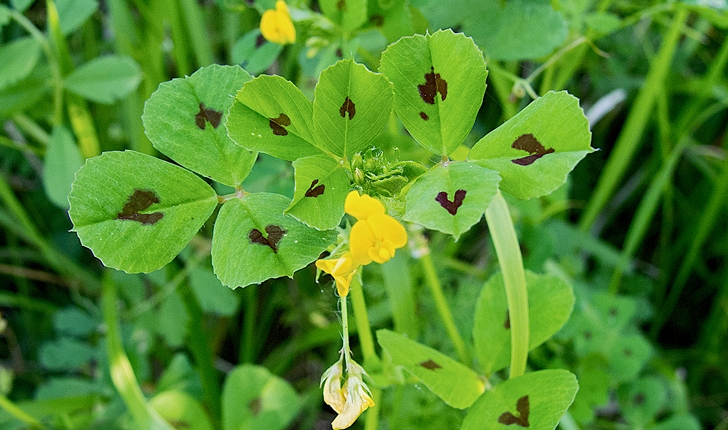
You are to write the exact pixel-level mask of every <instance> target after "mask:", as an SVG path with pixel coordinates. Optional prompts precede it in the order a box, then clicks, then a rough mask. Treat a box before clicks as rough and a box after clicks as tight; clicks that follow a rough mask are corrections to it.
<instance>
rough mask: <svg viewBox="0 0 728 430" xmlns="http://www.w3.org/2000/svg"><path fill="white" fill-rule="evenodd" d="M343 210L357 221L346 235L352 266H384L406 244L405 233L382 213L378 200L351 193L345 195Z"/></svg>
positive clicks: (354, 192) (400, 226) (398, 224)
mask: <svg viewBox="0 0 728 430" xmlns="http://www.w3.org/2000/svg"><path fill="white" fill-rule="evenodd" d="M344 210H345V211H346V213H348V214H349V215H352V216H353V217H354V218H356V219H357V222H356V224H354V227H352V228H351V233H350V235H349V249H350V250H351V256H352V258H353V260H354V263H355V264H359V265H365V264H369V263H371V262H372V261H375V262H377V263H379V264H382V263H386V262H387V261H389V259H391V258H392V257H394V253H395V250H396V249H397V248H401V247H403V246H405V245H406V244H407V231H405V229H404V227H402V224H400V223H399V222H397V220H395V219H394V218H392V217H391V216H389V215H387V214H385V213H384V205H382V203H381V202H380V201H379V200H376V199H374V198H372V197H370V196H368V195H366V194H364V195H362V196H360V195H359V193H358V192H356V191H352V192H350V193H349V195H348V196H346V202H345V203H344Z"/></svg>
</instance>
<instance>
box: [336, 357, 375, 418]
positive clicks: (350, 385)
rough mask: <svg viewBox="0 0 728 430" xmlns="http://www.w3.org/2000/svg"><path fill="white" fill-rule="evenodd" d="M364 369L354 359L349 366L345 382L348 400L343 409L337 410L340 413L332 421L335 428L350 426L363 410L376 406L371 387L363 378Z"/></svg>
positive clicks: (344, 388)
mask: <svg viewBox="0 0 728 430" xmlns="http://www.w3.org/2000/svg"><path fill="white" fill-rule="evenodd" d="M363 373H365V372H364V369H363V368H362V367H361V366H359V365H358V364H357V363H355V362H354V361H353V360H352V361H350V362H349V366H348V367H347V374H348V379H347V380H346V384H344V387H343V390H344V391H345V396H346V402H345V403H344V409H343V411H336V412H337V413H338V414H339V415H338V416H337V417H336V419H334V421H333V422H332V423H331V427H332V428H334V429H335V430H338V429H345V428H349V427H350V426H351V425H352V424H354V421H356V419H357V418H359V415H361V413H362V412H364V411H365V410H367V408H369V407H370V406H374V400H372V395H371V393H370V392H369V387H367V385H366V384H365V383H364V381H363V380H362V374H363Z"/></svg>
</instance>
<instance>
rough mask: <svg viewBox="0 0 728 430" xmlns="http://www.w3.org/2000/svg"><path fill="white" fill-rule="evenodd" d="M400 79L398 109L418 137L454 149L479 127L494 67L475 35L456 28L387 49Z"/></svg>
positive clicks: (387, 66) (385, 64)
mask: <svg viewBox="0 0 728 430" xmlns="http://www.w3.org/2000/svg"><path fill="white" fill-rule="evenodd" d="M380 70H381V71H382V73H384V75H385V76H386V77H387V78H389V80H390V81H392V83H393V84H394V94H395V97H394V111H395V112H396V113H397V116H399V118H400V119H401V120H402V123H403V124H404V126H405V127H407V131H409V132H410V134H411V135H412V136H413V137H414V138H415V139H417V141H418V142H419V143H420V144H421V145H422V146H424V147H425V148H427V149H429V150H430V151H432V152H434V153H435V154H438V155H448V154H450V153H452V152H453V151H454V150H455V149H457V147H458V146H460V144H461V143H463V141H464V140H465V138H466V137H467V135H468V133H470V130H471V129H472V128H473V123H474V122H475V116H476V115H477V113H478V109H479V108H480V105H481V103H482V102H483V95H484V94H485V79H486V77H487V76H488V71H487V70H486V68H485V61H483V54H482V52H480V50H479V49H478V47H477V46H475V43H473V40H472V39H470V38H469V37H465V36H464V35H463V34H461V33H457V34H455V33H453V32H452V30H438V31H437V32H435V34H432V35H427V36H421V35H415V36H412V37H404V38H402V39H400V40H399V41H398V42H397V43H394V44H392V45H390V46H389V47H388V48H387V50H386V51H384V53H383V54H382V63H381V67H380Z"/></svg>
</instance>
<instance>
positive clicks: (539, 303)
mask: <svg viewBox="0 0 728 430" xmlns="http://www.w3.org/2000/svg"><path fill="white" fill-rule="evenodd" d="M526 287H527V288H528V320H529V321H531V324H530V332H529V350H531V349H534V348H536V347H537V346H539V345H541V344H542V343H543V342H545V341H547V340H548V339H549V338H550V337H551V336H553V335H554V334H555V333H556V332H557V331H559V329H560V328H561V327H562V326H563V325H564V324H565V323H566V321H567V320H568V319H569V315H571V309H572V308H573V307H574V293H573V291H572V289H571V286H570V285H568V284H566V283H565V282H564V281H562V280H561V279H560V278H558V277H556V276H553V275H537V274H535V273H533V272H529V271H527V272H526ZM473 340H474V341H475V351H476V353H477V355H478V361H479V362H480V365H481V366H482V368H483V371H484V372H485V374H486V375H490V374H492V373H493V372H496V371H498V370H500V369H503V368H505V367H506V366H508V362H509V360H510V357H511V332H510V318H509V315H508V301H507V299H506V292H505V285H504V284H503V274H502V273H501V272H498V273H496V274H495V275H493V276H491V278H490V279H488V281H487V282H486V283H485V285H484V286H483V290H482V291H481V293H480V297H479V298H478V302H477V304H476V308H475V324H474V325H473Z"/></svg>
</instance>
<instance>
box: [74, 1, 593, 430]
mask: <svg viewBox="0 0 728 430" xmlns="http://www.w3.org/2000/svg"><path fill="white" fill-rule="evenodd" d="M321 7H322V10H323V11H324V12H325V13H334V12H335V11H334V10H333V8H336V3H335V2H334V1H333V0H331V1H325V2H321ZM340 15H341V16H340V24H341V25H342V26H343V27H344V28H351V29H355V28H357V27H358V26H359V25H361V22H360V21H361V19H360V18H361V17H359V16H358V15H357V11H356V10H347V11H346V13H343V12H342V13H340ZM380 72H381V73H374V72H372V71H370V70H368V69H367V68H366V67H365V66H363V65H361V64H358V63H356V62H355V61H354V60H352V59H346V60H341V61H339V62H337V63H336V64H334V65H333V66H331V67H329V68H327V69H325V70H324V71H323V72H322V73H321V75H320V78H319V81H318V84H317V86H316V88H315V91H314V100H313V102H311V101H310V100H309V99H308V98H307V97H306V96H305V95H304V94H303V93H302V92H301V91H300V90H299V89H298V88H297V87H296V85H294V84H293V83H291V82H290V81H288V80H286V79H284V78H282V77H280V76H266V75H261V76H258V77H255V78H253V77H252V76H250V75H249V74H248V73H247V72H246V71H245V70H243V69H242V68H240V67H237V66H209V67H204V68H202V69H200V70H198V71H197V72H196V73H194V74H193V75H191V76H189V77H187V78H183V79H174V80H172V81H170V82H167V83H163V84H162V85H160V87H159V89H158V90H157V91H156V92H155V93H154V94H153V95H152V96H151V98H150V99H149V100H148V101H147V103H146V106H145V109H144V115H143V122H144V127H145V130H146V134H147V136H148V137H149V139H150V140H151V142H152V144H153V145H154V147H155V148H156V149H157V150H158V151H159V152H161V153H162V154H164V155H166V156H167V157H169V158H170V159H171V160H172V161H173V162H175V163H176V164H173V163H170V162H167V161H163V160H160V159H158V158H155V157H152V156H149V155H144V154H141V153H138V152H134V151H123V152H107V153H104V154H102V155H101V156H98V157H95V158H91V159H89V160H88V161H87V162H86V164H85V165H84V166H83V167H82V168H81V170H80V171H79V172H78V173H77V175H76V179H75V182H74V183H73V187H72V191H71V194H70V195H69V202H70V211H69V214H70V217H71V219H72V221H73V225H74V231H75V232H76V233H77V234H78V236H79V238H80V240H81V242H82V243H83V244H84V245H85V246H87V247H89V248H90V249H91V250H92V251H93V252H94V254H95V255H96V256H97V257H98V258H99V259H100V260H101V261H102V262H103V263H104V264H105V265H107V266H109V267H113V268H116V269H120V270H123V271H126V272H130V273H137V272H150V271H154V270H156V269H159V268H161V267H163V266H164V265H166V264H167V263H169V262H170V261H171V260H172V259H174V258H175V256H176V255H177V254H178V253H180V251H181V250H182V249H183V248H184V247H185V246H186V245H187V243H188V242H189V241H190V240H191V238H192V237H193V236H195V235H196V234H197V232H198V231H199V230H200V228H201V227H202V226H203V225H204V224H205V222H207V220H208V219H209V218H210V216H211V215H212V214H213V213H214V212H215V211H216V209H217V208H218V206H220V207H219V211H218V212H217V215H216V218H215V224H214V230H213V235H212V263H213V266H214V271H215V274H216V275H217V276H218V278H219V279H220V280H221V281H222V283H223V284H225V285H227V286H228V287H230V288H238V287H246V286H248V285H251V284H259V283H261V282H264V281H266V280H268V279H271V278H277V277H281V276H288V277H292V276H293V274H294V272H296V271H297V270H299V269H301V268H303V267H306V266H307V265H309V264H310V263H312V262H314V261H315V260H318V262H317V264H316V265H317V267H319V268H320V269H322V270H323V271H324V272H327V273H330V274H332V275H333V276H334V278H335V283H336V286H337V291H338V295H339V300H340V301H341V311H342V322H343V324H344V330H343V332H344V336H343V338H344V347H343V348H342V354H343V356H345V357H344V358H345V365H346V367H345V368H344V364H343V362H342V361H341V360H340V361H339V362H337V363H336V364H334V366H332V367H331V368H330V369H329V370H328V371H327V372H326V373H325V374H324V378H323V379H322V383H324V385H325V386H324V398H325V400H326V401H327V402H328V403H329V404H330V405H331V406H332V407H334V409H335V410H336V411H337V412H338V413H339V417H338V418H337V419H336V420H335V421H334V428H346V427H348V426H349V425H351V423H353V421H354V420H355V419H356V417H357V416H358V415H359V413H361V412H362V411H364V410H365V409H367V408H368V407H372V406H374V405H375V402H376V398H377V395H372V391H371V390H372V389H373V390H379V389H381V388H385V387H387V386H390V385H394V384H406V383H409V382H411V381H420V382H421V383H422V384H424V385H425V386H426V387H427V388H428V389H429V390H431V391H432V392H433V393H435V394H436V395H437V396H439V397H440V398H441V399H442V400H443V401H444V402H445V403H447V404H448V405H450V406H451V407H453V408H457V409H467V410H468V411H467V415H466V417H465V420H464V422H463V425H462V429H499V428H509V429H513V428H535V429H545V428H554V427H555V426H556V425H557V423H558V422H559V420H560V418H561V416H562V415H563V414H564V412H565V411H566V409H567V408H568V407H569V405H570V404H571V403H572V401H573V400H574V397H575V395H576V392H577V390H578V384H577V380H576V376H575V375H573V374H572V373H570V372H568V371H566V370H562V369H548V370H539V371H533V372H527V371H526V370H527V363H526V360H527V355H528V351H529V350H531V349H533V348H535V347H536V346H538V345H540V344H542V343H543V342H545V341H546V340H548V339H549V338H551V337H552V336H553V335H554V334H555V333H556V332H557V331H558V330H559V329H560V328H561V327H562V326H563V325H564V324H565V323H566V321H567V320H568V319H569V315H570V314H571V310H572V307H573V305H574V295H573V292H572V288H571V286H570V285H568V284H567V283H566V282H564V281H563V280H562V279H561V278H559V277H556V276H552V275H542V274H537V273H531V272H527V271H525V270H524V268H523V262H522V257H521V252H520V249H519V243H518V239H517V237H516V233H515V229H514V226H513V222H512V220H511V214H510V212H509V208H508V204H507V203H506V200H505V199H504V197H503V193H507V194H510V195H511V196H513V197H515V198H518V199H531V198H535V197H539V196H544V195H548V194H550V193H552V192H554V191H555V190H556V189H558V188H559V187H560V186H561V185H563V184H564V183H565V181H566V177H567V175H568V173H569V172H570V171H571V170H572V169H573V168H574V166H575V165H576V164H577V163H578V162H579V161H580V160H581V159H582V158H583V157H584V156H586V155H587V154H588V153H590V152H592V151H593V149H592V148H591V146H590V140H591V133H590V131H589V127H588V123H587V119H586V118H585V116H584V114H583V112H582V109H581V108H580V107H579V102H578V100H577V99H576V98H575V97H573V96H571V95H570V94H568V93H566V92H548V93H547V94H545V95H544V96H542V97H540V98H538V99H536V100H535V101H533V102H532V103H531V104H529V105H528V106H526V107H525V108H524V109H523V110H522V111H521V112H520V113H518V114H517V115H516V116H514V117H513V118H511V119H510V120H508V121H507V122H505V123H504V124H503V125H501V126H500V127H498V128H497V129H495V130H492V131H491V132H490V133H488V134H487V135H486V136H485V137H483V138H482V139H480V140H479V141H478V142H477V143H476V144H475V145H474V146H473V147H472V148H471V149H470V150H469V152H467V157H457V158H458V159H457V160H455V159H451V156H453V153H455V152H456V151H467V149H463V142H464V141H465V139H466V137H467V136H468V135H469V134H470V133H471V129H472V127H473V124H474V122H475V118H476V115H477V114H478V110H479V108H480V105H481V103H482V101H483V97H484V93H485V89H486V77H487V75H488V70H487V68H486V64H485V61H484V59H483V54H482V53H481V51H480V50H479V48H478V47H477V46H476V45H475V43H474V42H473V41H472V39H470V38H468V37H466V36H464V35H463V34H458V33H453V32H452V31H450V30H445V31H442V30H440V31H437V32H436V33H434V34H427V35H415V36H412V37H404V38H402V39H400V40H399V41H397V42H396V43H394V44H392V45H390V46H389V47H388V48H387V50H386V51H385V52H384V53H383V55H382V58H381V66H380ZM394 115H396V118H398V119H399V121H401V123H402V124H403V125H404V127H405V128H406V129H407V131H408V132H409V134H410V135H411V136H412V137H413V138H414V140H416V141H417V143H419V144H420V145H421V146H422V147H423V148H425V149H426V150H428V151H430V152H431V153H432V154H433V156H434V159H436V160H437V162H436V163H435V164H434V165H432V166H427V165H424V164H421V163H419V162H417V161H413V160H407V159H398V158H397V156H396V152H395V156H393V157H394V158H390V159H388V158H386V157H385V156H384V155H382V148H378V147H373V146H374V145H375V144H382V141H381V140H377V139H375V138H376V137H377V136H378V135H379V133H380V132H381V131H382V129H383V128H384V127H385V126H386V125H387V124H388V123H389V122H390V121H393V120H394V118H395V117H394ZM258 153H265V154H268V155H270V156H273V157H277V158H280V159H282V160H288V161H291V162H292V163H293V167H294V169H295V190H294V193H293V198H292V199H290V198H288V197H285V196H283V195H279V194H274V193H267V192H260V193H251V192H249V191H246V190H245V189H244V188H243V186H242V184H243V181H244V180H245V179H246V177H247V176H248V174H249V173H250V172H251V169H255V168H256V167H255V164H256V163H255V162H256V159H257V158H258V156H259V155H258ZM198 175H199V176H198ZM200 176H202V177H204V178H206V179H203V178H201V177H200ZM210 181H214V182H216V183H219V184H223V185H227V186H229V187H232V189H233V192H232V193H230V194H226V195H218V194H217V193H216V191H215V188H213V186H211V185H210ZM345 212H346V213H348V214H349V215H352V216H353V218H351V219H350V218H344V214H345ZM483 215H485V219H486V221H487V224H488V228H489V230H490V233H491V237H492V239H493V243H494V245H495V250H496V252H497V255H498V259H499V264H500V267H501V271H500V272H498V273H496V274H495V275H494V276H493V277H492V278H491V279H489V280H488V281H487V282H486V284H485V285H484V287H483V289H482V292H481V295H480V298H479V299H478V302H477V307H476V311H475V316H474V319H475V326H474V330H473V340H474V345H473V347H474V352H475V356H476V357H477V366H476V367H474V361H473V360H472V358H470V356H469V347H466V346H465V345H464V342H463V341H462V339H460V338H459V335H452V330H450V329H448V330H449V332H450V333H451V335H452V336H451V337H452V340H453V343H454V346H455V349H456V351H457V352H458V356H459V361H458V360H455V359H454V358H451V357H449V356H447V355H445V354H443V353H441V352H439V351H437V350H435V349H433V348H431V347H429V346H427V345H423V344H421V343H418V342H417V341H416V340H413V339H410V338H408V337H407V336H405V335H403V334H400V333H396V332H394V331H391V330H379V331H378V332H377V333H376V338H377V340H378V342H379V344H380V346H381V348H382V350H383V353H382V355H381V357H380V356H378V355H377V354H376V353H375V352H374V348H373V344H371V342H372V341H371V339H369V340H368V341H367V340H366V339H365V338H364V337H365V336H367V335H368V334H369V333H370V329H369V327H368V320H366V318H365V317H366V315H363V317H364V318H363V319H362V318H361V317H362V315H361V314H360V313H359V309H362V306H363V296H362V295H361V288H362V286H361V279H362V278H361V272H362V271H364V270H367V269H366V265H367V264H370V263H371V262H376V263H382V262H384V261H387V260H389V259H390V258H392V257H393V256H394V254H395V252H396V250H397V249H398V248H399V252H403V251H402V249H401V248H402V247H403V245H404V244H405V242H406V236H408V235H409V238H410V241H415V240H418V238H419V240H421V239H422V238H421V235H419V233H417V229H416V228H415V226H416V225H420V226H422V227H424V228H427V229H431V230H437V231H440V232H443V233H446V234H449V235H452V237H453V238H454V239H457V238H459V237H460V236H461V235H462V234H464V233H465V232H467V231H468V230H469V229H470V228H471V227H472V226H473V225H475V224H476V223H477V222H478V221H479V220H480V219H481V217H482V216H483ZM354 219H356V222H355V223H354V225H353V227H352V226H351V224H352V223H353V221H355V220H354ZM404 227H407V229H408V232H407V231H405V228H404ZM400 229H401V230H400ZM325 251H328V253H329V255H330V256H329V257H323V258H322V257H321V256H322V253H324V252H325ZM423 258H424V257H423ZM428 258H429V257H428ZM349 293H351V296H352V302H353V303H354V307H355V311H356V312H357V325H358V326H359V327H358V332H359V336H360V338H361V339H362V343H363V344H364V343H367V342H369V343H370V344H369V345H368V346H367V345H363V348H362V349H363V350H364V367H361V366H360V365H359V364H357V363H356V362H355V361H354V360H353V358H352V357H351V355H350V351H349V347H348V317H347V299H348V295H349ZM435 293H436V292H435ZM443 300H444V299H443ZM363 309H366V308H363ZM440 312H441V316H442V318H443V320H444V322H445V324H446V326H451V325H452V324H451V323H452V316H451V315H449V311H447V310H443V309H442V308H440ZM362 321H366V322H365V323H362ZM448 324H449V325H448ZM369 336H370V335H369ZM508 366H510V377H509V378H508V379H507V380H503V381H500V380H499V379H498V378H496V377H494V376H495V375H496V372H498V371H500V370H502V369H504V368H506V367H508ZM365 369H366V370H365ZM402 369H403V370H404V371H405V372H402V371H401V370H402ZM255 371H257V370H254V369H248V370H240V372H241V374H242V372H255ZM345 373H346V374H347V377H346V378H344V374H345ZM367 374H368V375H369V377H365V375H367ZM238 376H239V375H238ZM240 378H241V380H240V383H241V384H245V383H248V378H247V377H246V378H243V377H242V376H240ZM261 378H263V379H265V378H269V376H268V375H262V376H261ZM364 379H366V381H365V380H364ZM226 389H227V384H226ZM253 400H256V399H253ZM257 400H258V401H259V402H262V403H261V404H257V407H258V408H263V409H265V408H266V407H267V406H268V405H267V404H266V402H267V401H273V400H271V399H267V398H266V397H260V398H258V399H257ZM159 401H160V402H161V401H163V400H159ZM238 419H242V418H240V417H237V418H236V417H231V416H225V417H224V420H225V422H226V423H227V422H228V421H230V422H232V421H235V420H238ZM290 419H292V417H288V418H285V419H282V421H280V422H277V424H276V427H275V428H282V427H283V426H285V424H286V422H287V421H286V420H290ZM236 422H237V421H236ZM236 425H237V424H236Z"/></svg>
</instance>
